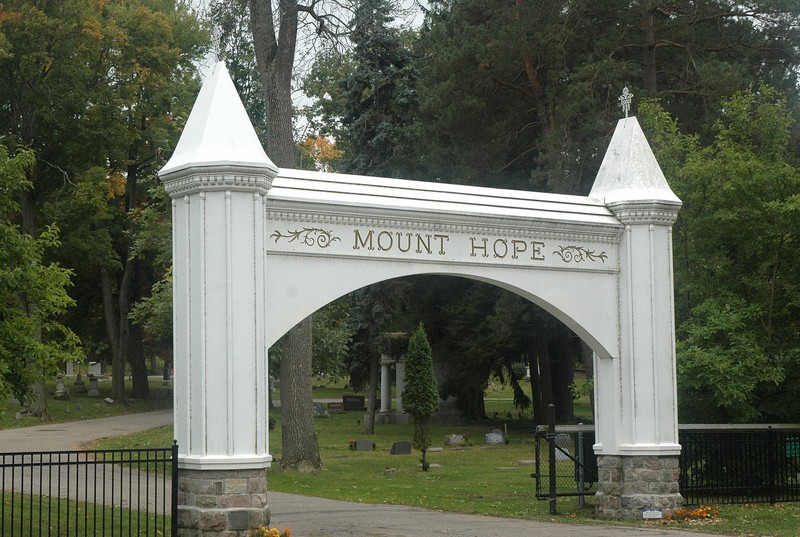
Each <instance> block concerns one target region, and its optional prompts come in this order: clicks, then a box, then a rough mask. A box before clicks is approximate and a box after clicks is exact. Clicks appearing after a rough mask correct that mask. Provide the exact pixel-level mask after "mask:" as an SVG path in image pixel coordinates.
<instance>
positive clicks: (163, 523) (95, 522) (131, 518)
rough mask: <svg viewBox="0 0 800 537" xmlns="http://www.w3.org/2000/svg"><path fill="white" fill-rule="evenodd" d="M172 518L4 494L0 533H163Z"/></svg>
mask: <svg viewBox="0 0 800 537" xmlns="http://www.w3.org/2000/svg"><path fill="white" fill-rule="evenodd" d="M170 522H171V517H164V516H157V515H155V514H153V513H149V514H143V513H140V512H137V511H131V510H129V509H123V508H122V507H119V506H117V507H110V506H106V507H103V506H99V505H95V504H87V503H84V502H76V501H72V500H66V499H62V500H57V499H55V498H49V497H47V496H44V497H40V496H36V495H34V496H31V495H28V494H14V495H13V498H12V495H11V494H4V495H3V503H2V506H0V534H2V535H11V536H14V537H35V536H37V535H110V534H111V533H112V530H113V534H114V535H164V534H165V531H166V532H167V533H168V532H169V530H170Z"/></svg>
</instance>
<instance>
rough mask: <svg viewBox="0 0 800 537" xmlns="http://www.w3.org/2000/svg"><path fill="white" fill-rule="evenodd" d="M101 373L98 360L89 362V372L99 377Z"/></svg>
mask: <svg viewBox="0 0 800 537" xmlns="http://www.w3.org/2000/svg"><path fill="white" fill-rule="evenodd" d="M102 373H103V371H102V365H101V364H100V362H89V374H90V375H94V376H96V377H99V376H100V375H101V374H102Z"/></svg>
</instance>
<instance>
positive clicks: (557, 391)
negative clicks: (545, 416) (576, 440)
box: [549, 335, 577, 423]
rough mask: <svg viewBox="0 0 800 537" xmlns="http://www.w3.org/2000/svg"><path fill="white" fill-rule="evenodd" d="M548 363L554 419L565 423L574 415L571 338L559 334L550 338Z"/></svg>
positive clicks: (573, 356)
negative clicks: (554, 410) (554, 412)
mask: <svg viewBox="0 0 800 537" xmlns="http://www.w3.org/2000/svg"><path fill="white" fill-rule="evenodd" d="M549 347H550V357H551V360H550V363H551V364H552V365H553V369H552V372H551V378H552V386H553V404H554V405H555V406H556V421H557V422H558V423H567V422H569V421H571V420H572V418H573V417H574V405H573V403H574V399H573V398H572V383H573V382H574V381H575V361H576V358H577V356H576V353H575V350H574V349H573V345H572V338H571V337H570V336H567V335H560V336H558V337H555V338H553V339H551V340H550V342H549Z"/></svg>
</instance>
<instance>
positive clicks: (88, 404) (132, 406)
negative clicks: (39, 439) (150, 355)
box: [0, 375, 172, 429]
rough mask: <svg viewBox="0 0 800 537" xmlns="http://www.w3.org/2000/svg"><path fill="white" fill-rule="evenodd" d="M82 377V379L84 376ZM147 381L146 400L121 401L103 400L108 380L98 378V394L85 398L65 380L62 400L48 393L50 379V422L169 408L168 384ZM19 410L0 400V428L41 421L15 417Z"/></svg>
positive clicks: (52, 387)
mask: <svg viewBox="0 0 800 537" xmlns="http://www.w3.org/2000/svg"><path fill="white" fill-rule="evenodd" d="M84 379H85V380H86V377H85V375H84ZM149 382H150V398H149V399H139V400H130V399H127V400H125V401H115V402H113V403H107V402H106V401H105V399H106V398H110V397H111V380H109V379H100V381H99V382H98V384H97V386H98V389H99V390H100V395H99V397H89V396H88V395H87V394H85V393H83V394H81V393H77V391H76V390H75V388H74V379H66V381H65V385H66V387H67V388H68V389H69V391H70V395H69V397H68V398H67V399H63V400H58V399H55V398H54V397H53V396H52V395H53V392H54V391H55V381H52V382H50V383H49V384H48V386H47V392H48V394H49V396H48V398H47V406H48V408H49V410H50V414H51V416H52V418H53V420H52V421H51V422H50V423H63V422H67V421H80V420H87V419H93V418H105V417H107V416H119V415H121V414H130V413H135V412H148V411H151V410H161V409H165V408H172V392H171V391H170V388H169V387H167V386H162V385H161V383H162V379H161V377H155V376H153V377H150V378H149ZM86 383H87V384H86V385H87V386H88V380H86ZM130 383H131V381H130V380H128V379H126V381H125V388H126V393H130ZM20 410H22V408H21V407H20V405H19V404H16V403H13V402H12V401H11V400H10V399H5V400H2V402H0V429H11V428H16V427H32V426H35V425H41V424H42V423H43V422H42V420H41V419H40V418H37V417H34V416H28V415H21V416H20V417H19V419H17V413H18V412H19V411H20Z"/></svg>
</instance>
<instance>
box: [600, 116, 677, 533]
mask: <svg viewBox="0 0 800 537" xmlns="http://www.w3.org/2000/svg"><path fill="white" fill-rule="evenodd" d="M589 197H591V198H595V199H599V200H602V201H603V202H604V204H605V205H606V207H608V208H609V209H610V210H611V211H612V212H613V213H614V214H615V216H616V217H617V219H618V220H619V221H620V222H621V223H622V225H623V226H624V233H623V235H622V237H621V242H620V247H619V251H620V255H619V259H620V261H619V263H620V264H619V272H618V285H619V308H618V310H619V318H618V328H619V332H618V333H619V349H618V350H619V352H618V355H617V356H611V357H609V358H598V357H595V360H594V365H595V402H596V404H595V408H596V416H595V418H596V420H595V427H596V431H597V443H596V444H595V446H594V450H595V453H597V455H598V467H599V473H600V475H599V485H598V492H597V495H596V510H597V515H598V516H599V517H601V518H611V519H620V518H625V519H632V518H642V516H643V513H644V512H645V511H650V512H652V511H660V512H661V513H663V514H664V515H666V514H667V513H669V512H671V511H673V510H675V509H676V508H678V507H680V505H681V504H682V498H681V495H680V492H679V490H678V478H679V466H678V462H679V460H678V457H679V456H680V450H681V446H680V444H679V443H678V410H677V383H676V371H675V312H674V297H673V272H672V225H673V224H674V223H675V220H676V218H677V215H678V210H679V209H680V206H681V201H680V200H679V199H678V197H677V196H675V194H674V193H673V192H672V190H671V189H670V187H669V185H668V184H667V181H666V179H665V177H664V174H663V173H662V171H661V168H660V167H659V165H658V163H657V162H656V159H655V156H654V155H653V152H652V150H651V149H650V145H649V144H648V143H647V140H646V139H645V137H644V133H643V132H642V130H641V127H640V126H639V123H638V121H637V120H636V118H633V117H632V118H625V119H623V120H620V122H619V123H618V125H617V127H616V130H615V132H614V136H613V138H612V140H611V143H610V145H609V148H608V151H607V152H606V155H605V158H604V159H603V163H602V164H601V166H600V170H599V172H598V175H597V179H596V181H595V184H594V186H593V188H592V191H591V193H590V195H589Z"/></svg>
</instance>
